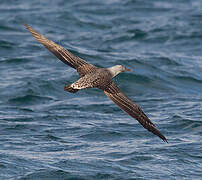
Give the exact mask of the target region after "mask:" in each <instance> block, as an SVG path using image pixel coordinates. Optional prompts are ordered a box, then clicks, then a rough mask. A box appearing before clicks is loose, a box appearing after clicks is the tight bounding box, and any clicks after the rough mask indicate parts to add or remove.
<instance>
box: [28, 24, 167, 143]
mask: <svg viewBox="0 0 202 180" xmlns="http://www.w3.org/2000/svg"><path fill="white" fill-rule="evenodd" d="M25 26H26V28H27V29H28V30H29V31H30V33H31V34H32V35H33V36H34V37H35V38H36V40H37V41H39V42H40V43H42V44H43V45H44V46H45V47H46V48H47V49H48V50H50V51H51V52H52V53H53V54H54V55H55V56H57V57H58V58H59V59H60V60H61V61H62V62H64V63H65V64H67V65H69V66H71V67H72V68H75V69H76V70H77V72H78V74H79V75H80V79H78V80H77V81H76V82H74V83H72V84H69V85H66V86H65V87H64V89H65V90H66V91H68V92H71V93H76V92H77V91H79V90H81V89H86V88H99V89H101V90H103V91H104V93H105V94H106V95H107V96H108V97H109V98H110V99H111V100H112V101H113V102H114V103H115V104H117V105H118V106H119V107H120V108H121V109H122V110H123V111H125V112H126V113H128V114H129V115H130V116H131V117H133V118H135V119H136V120H137V121H138V122H139V123H140V124H141V125H142V126H143V127H144V128H146V129H147V130H148V131H151V132H152V133H153V134H155V135H157V136H159V137H160V138H161V139H162V140H163V141H166V142H167V139H166V138H165V137H164V136H163V135H162V134H161V133H160V131H159V130H158V129H157V128H156V126H155V125H154V124H153V123H152V122H151V121H150V119H149V118H148V117H147V116H146V115H145V113H144V112H143V111H142V110H141V109H140V108H139V107H138V106H137V105H136V104H135V103H134V102H133V101H132V100H131V99H130V98H128V97H127V96H126V95H125V94H124V93H123V92H122V91H121V90H120V89H119V88H118V87H117V86H116V84H115V83H114V82H113V77H115V76H116V75H118V74H119V73H121V72H125V71H130V70H129V69H127V68H125V67H124V66H122V65H116V66H112V67H110V68H98V67H96V66H94V65H92V64H89V63H87V62H86V61H85V60H83V59H81V58H79V57H77V56H75V55H73V54H72V53H70V52H69V51H68V50H66V49H64V48H63V47H61V46H59V45H57V44H56V43H54V42H53V41H51V40H48V39H47V38H46V37H44V36H43V35H41V34H39V33H38V32H36V31H35V30H33V29H32V28H31V27H30V26H28V25H26V24H25Z"/></svg>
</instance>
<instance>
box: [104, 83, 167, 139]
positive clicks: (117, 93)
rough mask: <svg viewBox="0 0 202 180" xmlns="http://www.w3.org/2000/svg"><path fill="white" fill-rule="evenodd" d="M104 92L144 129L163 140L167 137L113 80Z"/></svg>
mask: <svg viewBox="0 0 202 180" xmlns="http://www.w3.org/2000/svg"><path fill="white" fill-rule="evenodd" d="M104 93H105V94H106V95H107V96H108V97H109V98H110V99H111V100H112V101H113V102H114V103H116V104H117V105H118V106H119V107H120V108H121V109H122V110H123V111H125V112H127V113H128V114H129V115H130V116H132V117H133V118H135V119H136V120H137V121H138V122H139V123H140V124H141V125H142V126H143V127H144V128H145V129H147V130H148V131H151V132H152V133H153V134H155V135H157V136H159V137H160V138H161V139H162V140H163V141H165V142H167V139H166V138H165V137H164V136H163V135H162V134H161V133H160V131H159V130H158V129H157V128H156V126H155V125H154V124H153V123H152V122H151V121H150V119H149V118H148V117H147V116H146V114H145V113H144V112H143V111H142V110H141V109H140V108H139V107H138V106H137V105H136V104H135V103H134V102H132V101H131V100H130V99H129V98H128V97H127V96H126V95H125V94H124V93H123V92H122V91H121V90H120V89H119V88H118V87H117V86H116V84H115V83H114V82H112V83H111V85H109V86H108V87H107V88H106V89H105V90H104Z"/></svg>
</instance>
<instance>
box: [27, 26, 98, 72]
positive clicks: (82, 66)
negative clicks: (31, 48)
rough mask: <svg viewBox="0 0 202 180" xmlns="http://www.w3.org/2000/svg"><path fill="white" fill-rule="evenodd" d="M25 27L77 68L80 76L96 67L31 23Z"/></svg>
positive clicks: (49, 48)
mask: <svg viewBox="0 0 202 180" xmlns="http://www.w3.org/2000/svg"><path fill="white" fill-rule="evenodd" d="M25 27H26V28H27V30H28V31H29V32H30V33H31V34H32V35H33V36H34V38H35V39H36V40H37V41H38V42H40V43H41V44H43V45H44V46H45V47H46V48H47V49H48V50H49V51H51V52H52V53H53V54H54V55H55V56H56V57H57V58H58V59H60V60H61V61H62V62H63V63H65V64H67V65H69V66H70V67H72V68H75V69H77V72H78V73H79V75H80V76H84V75H85V74H87V73H90V72H92V71H94V70H95V69H96V67H95V66H94V65H92V64H89V63H87V62H86V61H85V60H83V59H81V58H79V57H77V56H75V55H73V54H72V53H71V52H69V51H68V50H66V49H65V48H63V47H62V46H60V45H58V44H56V43H54V42H53V41H51V40H49V39H47V38H46V37H45V36H43V35H41V34H40V33H38V32H36V31H35V30H34V29H32V28H31V27H30V26H29V25H27V24H25Z"/></svg>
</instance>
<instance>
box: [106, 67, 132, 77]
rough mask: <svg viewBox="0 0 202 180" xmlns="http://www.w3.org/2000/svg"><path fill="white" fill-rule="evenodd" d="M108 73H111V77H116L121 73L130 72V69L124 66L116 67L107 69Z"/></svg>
mask: <svg viewBox="0 0 202 180" xmlns="http://www.w3.org/2000/svg"><path fill="white" fill-rule="evenodd" d="M108 69H109V71H110V72H111V74H112V76H113V77H114V76H116V75H117V74H119V73H121V72H126V71H131V70H130V69H128V68H126V67H125V66H122V65H116V66H112V67H110V68H108Z"/></svg>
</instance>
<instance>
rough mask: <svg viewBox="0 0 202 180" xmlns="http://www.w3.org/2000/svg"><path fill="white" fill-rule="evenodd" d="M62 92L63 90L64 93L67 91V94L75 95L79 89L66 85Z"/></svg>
mask: <svg viewBox="0 0 202 180" xmlns="http://www.w3.org/2000/svg"><path fill="white" fill-rule="evenodd" d="M64 90H65V91H68V92H70V93H76V92H77V91H79V89H74V88H72V87H71V84H69V85H66V86H65V87H64Z"/></svg>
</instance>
